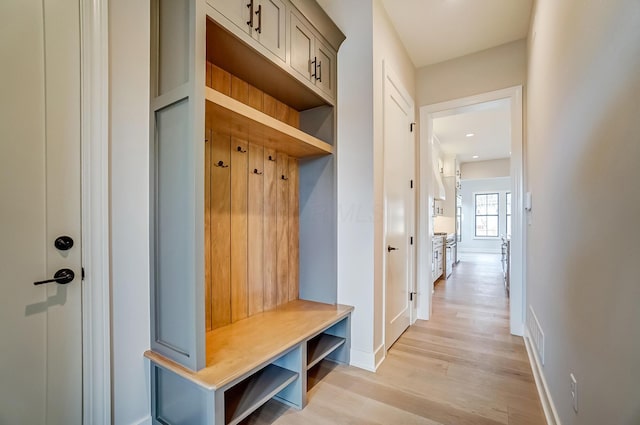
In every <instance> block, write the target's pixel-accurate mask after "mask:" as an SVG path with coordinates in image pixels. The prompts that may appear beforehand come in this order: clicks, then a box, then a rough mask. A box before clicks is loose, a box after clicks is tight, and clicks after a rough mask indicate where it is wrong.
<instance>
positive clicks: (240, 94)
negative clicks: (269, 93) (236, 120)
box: [231, 75, 249, 105]
mask: <svg viewBox="0 0 640 425" xmlns="http://www.w3.org/2000/svg"><path fill="white" fill-rule="evenodd" d="M231 97H232V98H234V99H235V100H237V101H239V102H242V103H244V104H245V105H248V104H249V84H247V83H245V82H244V81H242V80H241V79H240V78H238V77H236V76H235V75H232V76H231Z"/></svg>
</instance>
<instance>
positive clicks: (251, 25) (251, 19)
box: [247, 0, 253, 28]
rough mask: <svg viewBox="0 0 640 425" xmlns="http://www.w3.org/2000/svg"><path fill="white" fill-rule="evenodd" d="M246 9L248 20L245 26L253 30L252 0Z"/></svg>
mask: <svg viewBox="0 0 640 425" xmlns="http://www.w3.org/2000/svg"><path fill="white" fill-rule="evenodd" d="M247 7H248V8H249V20H248V21H247V25H249V26H250V27H251V28H253V0H251V3H249V4H248V5H247Z"/></svg>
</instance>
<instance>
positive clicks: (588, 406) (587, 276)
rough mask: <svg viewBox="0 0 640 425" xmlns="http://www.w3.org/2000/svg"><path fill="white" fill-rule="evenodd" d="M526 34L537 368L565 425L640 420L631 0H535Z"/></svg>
mask: <svg viewBox="0 0 640 425" xmlns="http://www.w3.org/2000/svg"><path fill="white" fill-rule="evenodd" d="M531 31H532V32H531V34H530V46H529V70H528V74H529V90H528V93H529V95H528V102H527V107H528V112H527V118H528V119H527V121H528V134H527V136H528V143H527V152H528V163H527V166H528V167H527V169H528V189H527V190H529V191H531V192H532V194H533V210H532V212H531V214H530V216H529V217H528V219H529V232H528V235H529V236H528V255H527V263H528V264H527V270H528V273H527V280H528V283H527V300H528V303H529V304H530V305H531V306H532V307H533V308H534V310H535V312H536V314H537V317H538V319H539V321H540V324H541V326H542V328H543V330H544V332H545V350H546V351H545V364H544V367H543V369H542V372H543V375H544V377H545V379H546V382H547V384H548V387H549V390H550V394H551V396H552V399H553V402H554V404H555V407H556V409H557V413H558V415H559V418H560V420H561V422H562V424H563V425H572V424H575V425H577V424H580V425H600V424H619V425H635V424H639V423H640V386H639V385H638V383H639V382H640V367H639V365H640V360H639V359H640V313H639V311H640V310H639V305H638V301H639V300H640V277H639V276H640V274H639V269H638V263H639V260H640V251H639V249H638V240H640V225H638V218H639V217H640V189H639V182H640V136H639V134H640V119H638V118H639V117H640V103H639V102H638V99H640V2H638V1H637V0H608V1H606V2H605V1H584V0H566V1H562V2H557V1H554V0H538V1H537V4H536V8H535V11H534V23H533V26H532V30H531ZM570 373H574V374H575V376H576V378H577V381H578V397H579V400H578V407H579V412H578V413H577V414H576V413H574V411H573V409H572V406H571V395H570V391H569V374H570Z"/></svg>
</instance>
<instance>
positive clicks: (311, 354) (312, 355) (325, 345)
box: [307, 333, 346, 370]
mask: <svg viewBox="0 0 640 425" xmlns="http://www.w3.org/2000/svg"><path fill="white" fill-rule="evenodd" d="M345 341H346V339H345V338H341V337H338V336H333V335H329V334H324V333H322V334H320V335H318V336H316V337H314V338H312V339H310V340H309V341H308V342H307V370H309V369H311V368H312V367H314V366H315V365H316V364H318V362H320V361H321V360H322V359H324V358H325V357H327V356H328V355H329V354H331V353H332V352H333V351H334V350H335V349H337V348H338V347H340V346H341V345H342V344H344V343H345Z"/></svg>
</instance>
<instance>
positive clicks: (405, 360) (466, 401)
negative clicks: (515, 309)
mask: <svg viewBox="0 0 640 425" xmlns="http://www.w3.org/2000/svg"><path fill="white" fill-rule="evenodd" d="M508 305H509V302H508V298H507V296H506V293H505V291H504V287H503V284H502V270H501V267H500V257H499V256H498V255H492V254H475V255H467V256H462V260H461V262H460V263H458V266H457V267H455V268H454V272H453V274H452V276H451V277H450V278H449V280H448V281H446V282H445V281H442V280H441V281H439V282H438V284H437V286H436V289H435V294H434V306H433V318H432V320H430V321H420V320H419V321H417V322H416V324H415V325H414V326H412V327H410V328H409V329H408V330H407V331H406V332H405V333H404V334H403V335H402V336H401V337H400V339H399V340H398V341H397V342H396V343H395V344H394V346H393V347H392V348H391V350H390V351H389V352H388V353H387V358H386V360H385V361H384V362H383V363H382V365H381V366H380V368H379V369H378V371H377V373H375V374H373V373H371V372H367V371H363V370H361V369H357V368H351V367H345V366H337V365H334V364H332V363H323V364H321V366H320V368H318V370H316V374H317V375H323V376H322V380H321V381H320V382H319V383H318V384H317V385H315V386H314V387H313V388H312V389H311V391H310V392H309V404H308V406H307V407H306V408H305V409H304V410H302V411H296V410H293V409H288V408H287V407H286V406H284V405H282V404H280V403H278V402H276V401H270V402H268V403H267V404H266V405H265V406H264V407H263V408H261V409H259V410H258V411H257V412H256V413H255V414H254V415H252V416H251V417H250V418H248V419H247V420H246V422H244V423H246V424H292V425H293V424H327V425H329V424H363V425H364V424H380V425H404V424H429V425H437V424H449V425H498V424H503V425H504V424H508V425H543V424H545V420H544V416H543V412H542V407H541V405H540V401H539V399H538V393H537V391H536V387H535V382H534V378H533V375H532V373H531V368H530V366H529V363H528V359H527V353H526V350H525V347H524V342H523V341H522V339H521V338H517V337H513V336H511V335H509V316H508Z"/></svg>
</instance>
